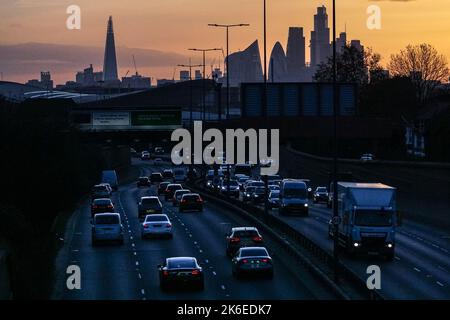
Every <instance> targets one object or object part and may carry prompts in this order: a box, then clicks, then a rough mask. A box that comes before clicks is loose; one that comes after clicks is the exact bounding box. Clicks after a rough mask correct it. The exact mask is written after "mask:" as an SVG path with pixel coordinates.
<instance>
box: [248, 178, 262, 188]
mask: <svg viewBox="0 0 450 320" xmlns="http://www.w3.org/2000/svg"><path fill="white" fill-rule="evenodd" d="M245 186H246V187H265V186H266V184H265V183H264V182H263V181H261V180H248V181H247V182H246V183H245Z"/></svg>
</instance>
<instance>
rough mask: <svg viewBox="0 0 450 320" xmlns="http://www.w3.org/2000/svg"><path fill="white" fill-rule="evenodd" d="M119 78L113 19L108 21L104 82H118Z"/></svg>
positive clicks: (110, 18)
mask: <svg viewBox="0 0 450 320" xmlns="http://www.w3.org/2000/svg"><path fill="white" fill-rule="evenodd" d="M118 80H119V77H118V76H117V58H116V44H115V42H114V29H113V21H112V17H109V20H108V29H107V33H106V44H105V59H104V61H103V81H105V82H111V81H118Z"/></svg>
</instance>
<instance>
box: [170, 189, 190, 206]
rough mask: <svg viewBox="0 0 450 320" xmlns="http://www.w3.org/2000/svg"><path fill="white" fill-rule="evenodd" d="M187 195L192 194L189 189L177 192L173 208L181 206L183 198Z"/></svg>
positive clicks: (173, 199)
mask: <svg viewBox="0 0 450 320" xmlns="http://www.w3.org/2000/svg"><path fill="white" fill-rule="evenodd" d="M187 193H192V192H191V190H188V189H180V190H177V191H175V193H174V195H173V198H172V204H173V206H174V207H177V206H179V205H180V201H181V198H182V197H183V195H184V194H187Z"/></svg>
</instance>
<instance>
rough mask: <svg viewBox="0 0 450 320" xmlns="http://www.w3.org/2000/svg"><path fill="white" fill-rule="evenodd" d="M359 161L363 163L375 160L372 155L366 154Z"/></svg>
mask: <svg viewBox="0 0 450 320" xmlns="http://www.w3.org/2000/svg"><path fill="white" fill-rule="evenodd" d="M359 160H360V161H361V162H370V161H373V160H374V157H373V154H371V153H364V154H363V155H362V156H361V158H360V159H359Z"/></svg>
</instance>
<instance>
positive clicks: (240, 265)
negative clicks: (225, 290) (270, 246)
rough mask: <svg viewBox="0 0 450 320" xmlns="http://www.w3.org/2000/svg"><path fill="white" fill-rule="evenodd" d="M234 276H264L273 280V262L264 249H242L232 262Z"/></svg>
mask: <svg viewBox="0 0 450 320" xmlns="http://www.w3.org/2000/svg"><path fill="white" fill-rule="evenodd" d="M231 265H232V274H233V276H235V277H236V278H238V277H240V276H242V275H244V274H248V275H250V274H255V275H256V274H264V275H267V277H269V278H273V262H272V258H271V257H270V255H269V253H268V252H267V249H266V248H264V247H245V248H240V249H239V250H238V251H237V253H236V255H235V256H234V257H233V260H232V261H231Z"/></svg>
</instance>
